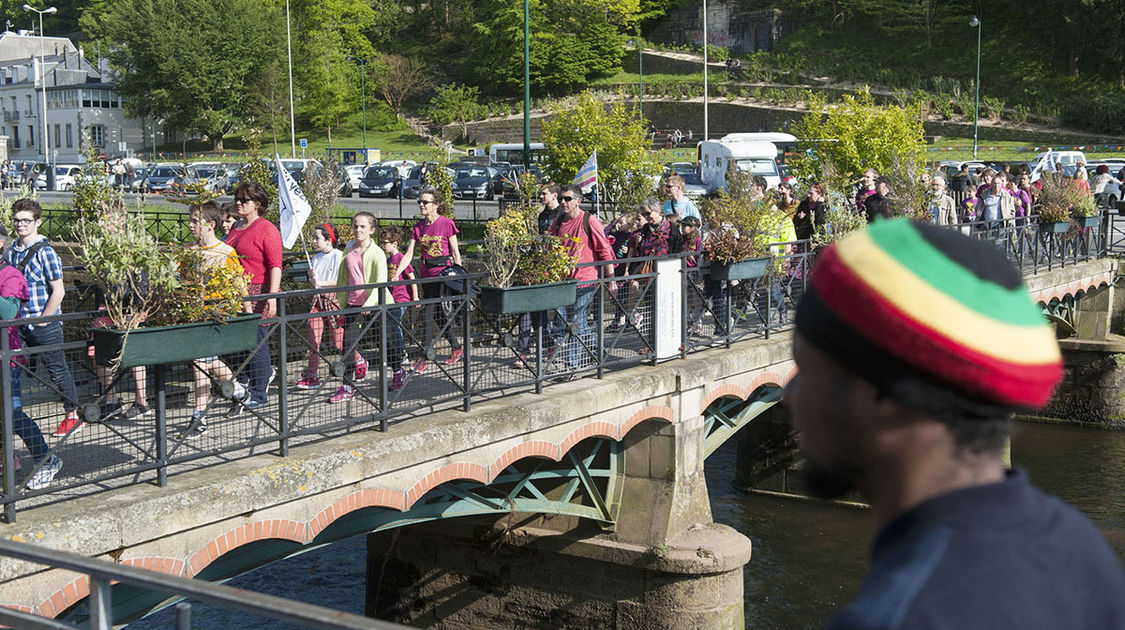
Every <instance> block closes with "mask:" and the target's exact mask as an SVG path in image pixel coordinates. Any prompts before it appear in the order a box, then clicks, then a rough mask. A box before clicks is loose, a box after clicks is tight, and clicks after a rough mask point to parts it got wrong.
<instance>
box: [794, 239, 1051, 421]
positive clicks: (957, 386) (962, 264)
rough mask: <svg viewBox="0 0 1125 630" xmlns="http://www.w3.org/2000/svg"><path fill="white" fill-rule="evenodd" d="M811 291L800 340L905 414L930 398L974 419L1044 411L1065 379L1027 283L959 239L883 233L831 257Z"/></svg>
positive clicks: (991, 254) (834, 250)
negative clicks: (904, 405) (906, 409)
mask: <svg viewBox="0 0 1125 630" xmlns="http://www.w3.org/2000/svg"><path fill="white" fill-rule="evenodd" d="M810 285H811V286H810V289H809V290H808V291H807V292H806V294H805V296H804V297H803V298H802V300H801V304H800V307H799V308H798V311H797V318H796V324H797V330H798V331H799V332H800V333H801V334H802V336H803V337H805V338H806V339H807V340H808V341H810V342H811V343H812V344H813V345H815V346H816V347H818V348H820V349H821V350H822V351H824V352H825V353H827V354H829V355H831V356H833V357H834V358H835V359H836V360H838V361H840V362H841V363H843V364H844V365H845V366H846V367H847V368H849V369H850V370H852V371H853V372H855V373H857V374H859V375H860V376H861V377H864V378H865V379H866V380H868V381H869V382H871V383H873V384H874V385H876V386H877V387H879V388H880V389H881V390H883V391H885V392H886V393H888V394H891V395H896V394H897V396H895V397H896V398H897V399H898V400H900V402H904V403H907V404H910V402H912V400H913V399H914V398H916V397H917V396H916V395H917V394H918V393H919V392H920V391H921V392H924V396H923V397H925V396H930V397H932V395H933V394H934V393H937V394H938V395H939V397H940V396H942V395H948V398H949V401H951V402H952V403H953V406H954V408H956V409H957V410H958V411H962V412H964V411H968V412H970V413H979V414H981V415H992V414H994V413H996V412H999V411H1010V410H1012V409H1035V408H1040V407H1044V406H1046V404H1047V403H1048V402H1049V401H1050V399H1051V395H1052V393H1053V392H1054V389H1055V386H1056V385H1057V384H1058V382H1059V380H1060V379H1061V378H1062V357H1061V355H1060V353H1059V346H1058V342H1057V341H1056V340H1055V335H1054V331H1053V329H1052V327H1051V326H1050V325H1049V324H1048V322H1047V320H1046V318H1044V317H1043V313H1042V310H1041V309H1040V308H1038V307H1037V306H1036V305H1035V304H1034V302H1032V300H1031V296H1030V295H1029V294H1028V292H1027V289H1026V288H1024V286H1023V280H1022V278H1021V277H1020V274H1019V271H1018V270H1016V268H1015V267H1013V266H1012V264H1011V263H1010V262H1009V261H1008V259H1007V258H1006V257H1005V256H1004V254H1003V253H1002V252H1000V251H999V250H997V249H996V248H994V247H992V246H991V245H988V244H986V243H984V242H982V241H979V240H976V239H973V238H970V237H967V236H965V235H963V234H961V233H960V232H958V231H957V230H949V229H945V228H939V227H935V226H931V225H923V224H916V223H913V222H911V221H909V220H907V219H897V220H893V221H880V222H876V223H875V224H874V225H872V226H871V227H869V228H868V229H866V230H863V231H860V232H857V233H854V234H851V235H849V236H847V237H846V238H844V239H842V240H841V241H840V242H839V243H837V244H835V245H833V246H832V247H829V248H827V249H826V250H824V251H823V252H821V254H820V255H819V257H818V260H817V263H816V266H815V267H814V268H813V272H812V275H811V278H810ZM904 398H910V399H911V400H904Z"/></svg>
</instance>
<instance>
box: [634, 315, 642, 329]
mask: <svg viewBox="0 0 1125 630" xmlns="http://www.w3.org/2000/svg"><path fill="white" fill-rule="evenodd" d="M632 321H633V326H634V327H635V328H640V327H641V322H643V321H645V316H644V315H641V314H640V313H633V317H632Z"/></svg>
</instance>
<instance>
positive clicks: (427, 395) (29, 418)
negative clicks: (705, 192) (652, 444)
mask: <svg viewBox="0 0 1125 630" xmlns="http://www.w3.org/2000/svg"><path fill="white" fill-rule="evenodd" d="M1121 226H1125V221H1120V220H1119V219H1118V217H1117V216H1116V215H1113V216H1109V215H1106V216H1104V217H1102V218H1101V219H1100V220H1099V221H1098V223H1097V225H1095V226H1092V227H1090V228H1082V227H1076V226H1073V225H1072V226H1071V227H1070V228H1069V229H1068V230H1067V231H1066V232H1053V231H1048V230H1047V229H1046V228H1044V227H1042V226H1040V225H1039V224H1038V223H1036V222H1035V220H1034V218H1032V219H1028V220H1022V219H1015V220H1010V221H1001V222H996V223H991V224H986V223H978V224H963V225H959V226H951V227H950V229H959V230H962V231H964V232H966V233H967V234H970V235H973V236H975V237H977V238H980V239H983V240H986V241H989V242H991V243H993V244H994V245H995V246H996V247H998V248H1001V249H1002V250H1003V251H1004V252H1006V253H1007V255H1008V256H1009V258H1011V259H1012V260H1013V261H1014V262H1015V263H1016V264H1017V265H1019V267H1020V268H1021V269H1022V270H1023V272H1024V273H1025V274H1031V273H1036V272H1038V271H1042V270H1047V269H1052V268H1054V267H1057V266H1063V265H1070V264H1074V263H1077V262H1080V261H1083V260H1088V259H1092V258H1097V257H1102V256H1105V255H1107V253H1108V251H1109V250H1110V248H1111V246H1112V245H1114V244H1115V243H1119V242H1121V241H1122V240H1125V239H1122V238H1121V232H1122V230H1121ZM1115 235H1116V236H1115ZM775 247H776V249H777V251H779V252H784V253H782V254H781V255H779V256H777V257H775V258H774V260H773V262H772V263H771V270H770V273H769V274H768V275H767V276H765V277H762V278H755V279H749V280H743V281H716V280H713V279H712V278H711V277H710V273H709V268H708V266H707V264H706V261H705V260H704V259H703V257H702V256H701V255H700V254H699V253H698V252H687V253H682V254H676V255H672V256H668V257H662V258H641V259H631V260H620V261H610V262H606V263H591V264H589V265H586V266H587V267H590V268H592V269H594V270H595V271H596V276H595V277H594V279H592V280H589V281H587V282H583V283H581V284H580V288H579V301H578V304H577V306H576V307H574V308H572V309H571V310H570V312H569V313H559V312H541V313H529V314H520V315H504V316H497V315H493V314H489V313H484V312H482V311H481V310H480V309H479V303H478V300H477V299H476V298H475V297H474V295H473V293H474V290H473V288H472V287H473V285H474V283H476V282H479V281H480V280H482V279H483V274H470V275H461V276H455V277H452V278H450V277H439V278H432V279H422V280H417V281H414V282H417V284H418V285H419V290H420V298H421V299H418V300H414V301H410V302H404V303H397V304H390V303H381V304H376V305H373V306H358V307H352V306H346V300H345V301H344V302H343V303H344V304H345V307H344V308H343V309H341V310H335V311H327V312H322V311H319V310H318V309H314V308H312V307H313V305H314V302H320V300H321V298H319V297H318V296H323V295H329V294H331V293H335V291H332V292H329V291H325V290H300V291H288V292H284V293H280V294H277V295H275V296H272V297H274V298H276V300H277V312H276V317H272V318H269V319H265V320H263V321H262V325H261V327H260V332H259V338H258V346H257V348H256V349H255V350H253V351H251V352H244V353H239V354H235V355H231V356H222V357H214V358H213V360H210V361H206V360H199V361H194V362H187V363H180V364H171V365H163V366H150V367H141V368H133V369H127V370H121V371H118V372H116V373H114V372H112V371H111V370H109V369H107V368H100V367H97V366H96V365H95V362H94V357H93V350H92V346H91V342H90V329H91V327H92V326H93V320H94V318H95V317H96V316H97V312H96V311H91V310H79V309H89V308H90V304H91V302H89V301H86V302H81V301H72V302H68V303H67V304H68V305H69V306H68V308H73V309H75V310H77V311H78V312H74V311H72V312H70V313H68V314H66V315H62V316H58V317H49V318H38V319H24V320H11V321H2V322H0V328H2V329H3V330H0V388H2V391H3V392H5V394H6V395H5V396H4V397H3V408H2V421H3V425H2V427H3V433H2V435H3V436H4V440H3V451H2V454H3V459H2V462H0V463H2V464H3V474H2V477H0V480H2V486H0V505H3V506H4V516H5V518H6V519H7V520H8V521H9V522H10V521H12V520H14V519H15V516H16V511H17V506H19V507H21V508H25V507H32V506H35V505H41V504H45V503H51V502H56V501H62V500H66V499H68V498H71V497H74V496H78V495H83V494H90V493H96V492H100V491H103V490H105V489H109V488H113V487H120V486H124V485H130V484H137V483H156V484H161V485H162V484H164V483H166V480H167V477H168V476H169V475H175V474H177V473H181V472H184V471H187V470H192V469H196V468H199V467H204V466H210V465H215V464H219V463H222V462H226V461H230V460H232V459H237V458H241V457H247V456H251V455H257V454H262V453H273V454H277V455H280V456H285V455H286V454H287V453H288V450H289V448H290V447H291V446H292V445H294V444H298V443H306V442H310V441H317V440H323V439H327V438H331V437H333V436H337V435H340V434H343V433H348V432H354V431H365V430H372V429H374V430H379V431H388V430H391V431H394V430H409V425H408V422H409V420H410V418H412V417H416V416H419V415H424V414H428V413H431V412H433V411H435V410H441V409H455V408H460V409H465V410H468V409H469V408H470V407H471V406H472V405H473V404H474V402H477V401H481V400H489V399H493V398H499V397H503V396H506V395H509V394H512V393H516V392H525V391H535V392H541V391H543V389H544V388H548V387H550V386H551V385H552V384H553V383H555V382H558V381H566V380H571V379H573V378H581V377H598V378H600V377H602V376H604V375H605V374H606V373H607V372H609V371H613V370H619V369H625V368H629V367H631V366H635V365H638V364H642V363H649V364H653V363H656V362H657V361H660V360H666V359H673V358H675V357H677V356H678V357H684V356H686V355H688V354H690V353H692V352H696V351H700V350H703V349H707V348H712V347H716V346H726V345H729V344H731V343H734V342H736V341H739V340H743V339H753V338H766V337H768V336H769V335H771V334H772V333H774V332H777V331H781V330H786V329H788V328H790V327H791V322H790V314H791V313H793V312H794V309H795V307H796V304H797V302H798V301H799V300H800V297H801V295H802V294H803V293H804V291H805V290H806V287H807V279H808V276H809V270H810V268H811V263H812V261H813V259H814V257H815V250H814V249H813V248H812V246H811V244H810V243H809V242H806V241H801V242H796V243H789V244H784V245H778V246H775ZM645 261H653V262H654V263H656V264H654V265H652V266H651V270H648V268H649V267H650V266H649V265H644V264H643V263H644V262H645ZM697 263H698V264H697ZM630 268H632V269H634V270H637V271H638V272H637V273H633V274H630V275H624V276H623V275H622V274H617V275H615V273H614V271H619V272H624V270H626V269H630ZM640 269H645V271H644V272H640ZM406 284H409V282H399V283H389V284H386V285H368V286H367V287H364V288H373V289H374V288H380V287H393V286H396V285H406ZM439 285H440V286H439ZM672 285H676V287H675V290H674V291H672V293H671V295H676V296H678V301H679V302H678V306H676V307H672V308H669V307H668V306H667V299H665V300H663V302H662V301H661V300H658V299H657V293H658V291H660V292H664V291H669V290H671V289H670V288H671V287H672ZM350 289H351V288H350V287H344V288H341V289H340V291H341V292H347V291H348V290H350ZM667 295H668V294H665V298H666V297H667ZM251 299H252V300H262V299H266V296H258V297H255V298H251ZM660 303H663V304H665V306H663V307H660V308H658V306H657V305H658V304H660ZM53 322H61V326H62V330H63V340H62V342H61V343H57V344H51V345H46V346H38V347H25V348H22V349H13V347H12V346H11V344H10V342H9V336H8V335H7V334H4V333H5V332H7V330H8V328H9V327H17V326H18V327H26V326H29V325H35V324H45V323H53ZM427 322H428V324H427ZM427 327H429V331H427ZM317 330H319V331H320V332H319V334H317V333H316V331H317ZM399 334H401V337H402V341H401V342H399V341H397V339H398V335H399ZM186 341H187V342H188V343H190V341H191V340H190V338H188V339H186ZM458 347H461V348H463V354H460V355H459V356H458V353H456V352H455V350H456V349H457V348H458ZM259 353H261V354H259ZM255 355H257V356H259V357H261V356H264V357H265V361H266V363H268V365H269V368H267V369H266V370H265V371H263V370H262V369H261V366H260V365H259V362H260V361H261V360H262V359H255V358H254V357H255ZM60 361H61V363H62V364H63V365H65V366H66V368H67V371H68V372H69V374H70V377H71V379H72V381H73V383H74V389H73V390H71V389H69V386H68V385H66V384H65V379H63V378H62V377H61V376H60V370H59V369H58V366H59V364H60ZM262 365H265V364H262ZM246 386H249V388H250V389H251V390H257V391H259V392H260V393H264V394H265V396H264V401H261V402H260V403H259V402H258V401H255V400H254V399H253V397H252V396H251V397H250V398H243V399H240V398H238V395H239V394H240V392H241V390H242V389H243V388H244V387H246ZM16 393H18V394H19V395H18V396H16V395H15V394H16ZM115 399H116V400H117V401H120V402H121V403H122V407H123V408H124V409H126V410H127V409H129V408H130V406H131V404H132V403H133V402H134V401H136V402H139V403H141V404H144V405H147V406H149V407H151V411H149V412H147V413H145V414H142V415H130V414H128V413H119V414H118V415H116V416H114V417H110V418H107V417H106V413H107V412H108V411H110V410H112V407H111V405H110V404H109V403H110V402H111V401H113V400H115ZM333 400H335V402H333ZM70 408H77V410H78V412H79V415H80V418H81V420H82V424H81V425H80V426H79V427H78V428H74V429H72V430H70V431H62V432H60V435H58V436H51V435H50V434H51V433H53V432H55V431H56V430H57V429H58V428H59V427H60V425H61V424H62V423H63V421H64V419H65V417H66V412H67V410H68V409H70ZM138 410H139V408H138ZM196 411H200V412H202V414H203V417H204V418H205V419H206V425H207V430H206V432H204V433H202V434H200V432H199V431H198V426H193V413H194V412H196ZM33 426H37V427H39V428H40V429H41V430H42V432H43V433H44V434H47V438H46V439H47V447H46V448H47V449H49V453H48V452H44V451H43V450H42V449H41V448H39V447H36V446H35V445H36V444H37V443H38V442H37V441H36V440H35V438H34V436H33V434H34V433H35V430H34V429H33V428H32V427H33ZM64 428H65V427H64ZM17 435H19V436H21V438H22V439H21V441H20V442H17V441H16V440H15V439H14V438H15V437H16V436H17ZM21 447H22V448H21ZM52 455H53V456H57V457H58V458H60V459H61V460H62V467H61V469H60V470H59V471H58V473H57V475H56V476H54V478H53V479H52V480H49V481H47V482H46V483H44V478H45V473H43V470H45V469H46V468H47V467H49V466H52V465H53V463H52V459H51V456H52ZM21 464H22V466H20V465H21Z"/></svg>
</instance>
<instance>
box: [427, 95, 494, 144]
mask: <svg viewBox="0 0 1125 630" xmlns="http://www.w3.org/2000/svg"><path fill="white" fill-rule="evenodd" d="M479 99H480V90H479V89H478V88H476V87H475V86H464V85H458V84H456V83H448V84H446V85H442V86H439V87H438V89H437V90H436V91H435V93H434V97H433V98H432V99H430V106H429V108H427V110H426V113H427V115H428V116H429V117H430V120H431V121H432V122H433V123H434V124H437V125H448V124H451V123H455V122H456V123H461V138H465V137H467V136H468V128H467V126H466V123H467V122H468V121H470V120H473V119H475V118H479V117H480V116H481V115H482V114H483V113H484V106H483V105H481V104H480V100H479Z"/></svg>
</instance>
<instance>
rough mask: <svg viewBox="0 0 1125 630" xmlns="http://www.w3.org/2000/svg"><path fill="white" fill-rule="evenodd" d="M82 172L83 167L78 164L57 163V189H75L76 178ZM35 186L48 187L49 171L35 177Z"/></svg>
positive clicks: (44, 188)
mask: <svg viewBox="0 0 1125 630" xmlns="http://www.w3.org/2000/svg"><path fill="white" fill-rule="evenodd" d="M81 173H82V167H81V166H79V165H77V164H56V165H55V190H64V191H69V190H73V189H74V178H75V177H76V176H78V175H79V174H81ZM35 187H36V188H38V189H39V190H46V189H47V173H46V171H44V172H43V173H40V174H39V177H37V178H35Z"/></svg>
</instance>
